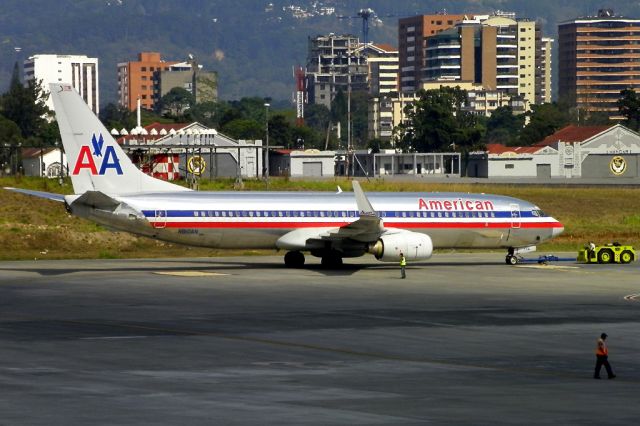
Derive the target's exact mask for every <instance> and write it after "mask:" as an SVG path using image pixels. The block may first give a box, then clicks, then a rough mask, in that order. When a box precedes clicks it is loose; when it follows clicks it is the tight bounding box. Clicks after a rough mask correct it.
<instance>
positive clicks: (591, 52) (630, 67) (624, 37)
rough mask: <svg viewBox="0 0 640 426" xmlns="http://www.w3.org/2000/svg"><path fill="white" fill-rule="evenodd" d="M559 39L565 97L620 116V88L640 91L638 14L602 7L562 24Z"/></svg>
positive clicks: (560, 83) (581, 105)
mask: <svg viewBox="0 0 640 426" xmlns="http://www.w3.org/2000/svg"><path fill="white" fill-rule="evenodd" d="M558 44H559V48H558V49H559V53H558V67H559V77H560V78H559V81H558V90H559V96H560V98H561V99H564V100H566V101H568V102H570V103H571V104H572V105H575V106H577V107H578V108H581V109H584V110H586V111H604V112H607V113H609V114H610V115H611V116H612V117H616V114H617V113H618V107H617V105H616V102H617V101H618V99H619V98H620V91H621V90H624V89H634V90H636V91H638V90H640V19H630V18H625V17H622V16H616V15H615V14H614V12H613V10H611V9H602V10H600V11H598V14H597V16H588V17H583V18H576V19H572V20H570V21H566V22H562V23H560V25H559V26H558Z"/></svg>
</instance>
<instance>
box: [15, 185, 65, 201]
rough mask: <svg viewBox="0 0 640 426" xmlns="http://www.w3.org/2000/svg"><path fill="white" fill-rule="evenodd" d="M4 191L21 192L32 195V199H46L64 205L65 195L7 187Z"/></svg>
mask: <svg viewBox="0 0 640 426" xmlns="http://www.w3.org/2000/svg"><path fill="white" fill-rule="evenodd" d="M4 189H6V190H8V191H13V192H19V193H20V194H26V195H31V196H32V197H38V198H46V199H47V200H52V201H58V202H60V203H64V195H62V194H54V193H52V192H44V191H32V190H30V189H21V188H11V187H5V188H4Z"/></svg>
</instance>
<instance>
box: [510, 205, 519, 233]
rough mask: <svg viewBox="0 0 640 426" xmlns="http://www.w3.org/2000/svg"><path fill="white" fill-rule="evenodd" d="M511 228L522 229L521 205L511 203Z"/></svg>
mask: <svg viewBox="0 0 640 426" xmlns="http://www.w3.org/2000/svg"><path fill="white" fill-rule="evenodd" d="M509 207H510V208H511V228H513V229H520V225H521V222H520V206H519V205H518V204H511V205H510V206H509Z"/></svg>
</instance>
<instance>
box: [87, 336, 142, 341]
mask: <svg viewBox="0 0 640 426" xmlns="http://www.w3.org/2000/svg"><path fill="white" fill-rule="evenodd" d="M147 337H151V336H102V337H81V338H80V340H120V339H146V338H147Z"/></svg>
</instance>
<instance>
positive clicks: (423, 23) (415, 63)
mask: <svg viewBox="0 0 640 426" xmlns="http://www.w3.org/2000/svg"><path fill="white" fill-rule="evenodd" d="M464 19H465V15H449V14H446V13H443V14H435V15H418V16H412V17H409V18H403V19H400V20H399V22H398V46H399V47H398V53H399V62H400V90H401V91H402V92H416V91H417V90H418V89H419V88H420V82H421V80H422V77H423V76H422V68H423V67H424V47H425V40H426V38H427V37H431V36H433V35H435V34H437V33H439V32H440V31H443V30H446V29H448V28H452V27H453V26H454V25H455V24H457V23H459V22H462V21H463V20H464Z"/></svg>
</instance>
